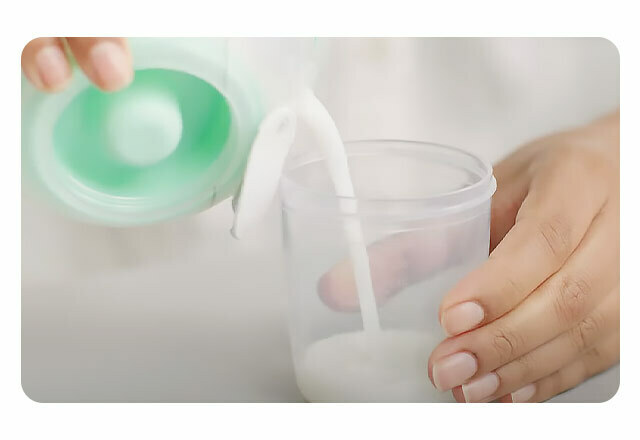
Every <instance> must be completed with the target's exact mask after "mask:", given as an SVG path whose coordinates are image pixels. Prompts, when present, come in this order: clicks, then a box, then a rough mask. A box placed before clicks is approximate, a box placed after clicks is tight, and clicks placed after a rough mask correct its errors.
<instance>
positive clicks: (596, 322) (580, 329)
mask: <svg viewBox="0 0 640 440" xmlns="http://www.w3.org/2000/svg"><path fill="white" fill-rule="evenodd" d="M601 329H602V324H601V322H600V318H599V317H598V316H596V315H590V316H587V317H586V318H584V319H583V320H582V321H580V322H579V323H578V325H577V326H575V327H574V328H573V330H572V340H573V341H574V343H575V346H576V348H577V349H578V351H579V352H583V351H585V350H587V349H588V348H589V347H591V345H593V343H594V342H595V341H596V340H597V337H598V335H599V333H600V330H601Z"/></svg>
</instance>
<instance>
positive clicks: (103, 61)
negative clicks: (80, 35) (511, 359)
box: [90, 41, 133, 90]
mask: <svg viewBox="0 0 640 440" xmlns="http://www.w3.org/2000/svg"><path fill="white" fill-rule="evenodd" d="M90 57H91V63H92V64H93V69H94V71H95V74H96V76H97V77H98V79H99V80H100V83H101V84H100V85H101V86H102V88H104V89H105V90H115V89H119V88H121V87H124V86H126V85H127V84H129V83H130V82H131V80H132V79H133V69H132V67H131V65H130V60H129V57H128V56H127V54H126V52H125V51H124V49H123V48H122V47H121V46H119V45H118V44H116V43H114V42H112V41H102V42H100V43H98V44H96V45H95V46H93V48H91V54H90Z"/></svg>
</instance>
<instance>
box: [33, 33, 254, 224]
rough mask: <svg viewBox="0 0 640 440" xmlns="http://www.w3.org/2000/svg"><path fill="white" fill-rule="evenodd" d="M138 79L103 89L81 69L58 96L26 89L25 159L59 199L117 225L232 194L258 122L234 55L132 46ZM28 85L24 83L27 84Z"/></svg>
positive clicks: (76, 211) (154, 44)
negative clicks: (115, 88) (108, 90)
mask: <svg viewBox="0 0 640 440" xmlns="http://www.w3.org/2000/svg"><path fill="white" fill-rule="evenodd" d="M132 51H133V55H134V62H135V65H134V68H135V78H134V80H133V82H132V83H131V85H130V86H129V87H127V88H126V89H124V90H122V91H118V92H115V93H106V92H102V91H100V90H98V89H97V88H96V87H94V86H93V85H91V84H90V83H89V81H88V80H87V78H86V77H85V76H84V75H83V74H82V73H81V72H80V71H79V70H76V71H75V72H74V79H73V81H72V83H71V84H70V86H69V87H68V88H67V89H66V90H65V91H64V92H62V93H58V94H45V93H40V92H37V91H35V89H33V88H32V87H31V86H30V85H28V84H25V85H23V87H25V88H26V89H27V90H23V98H24V99H23V162H26V164H27V169H28V171H29V172H30V174H32V175H33V176H34V177H35V178H36V179H37V180H38V181H39V183H40V184H41V187H42V188H44V189H45V190H46V193H47V194H48V195H49V196H50V198H52V199H53V200H54V201H55V202H56V204H57V205H59V206H61V207H63V208H64V209H65V210H66V211H67V212H68V213H71V214H72V215H74V216H76V217H80V218H82V219H85V220H88V221H92V222H96V223H101V224H108V225H114V226H126V225H137V224H145V223H150V222H157V221H161V220H165V219H169V218H173V217H176V216H179V215H183V214H186V213H190V212H196V211H199V210H202V209H204V208H206V207H208V206H210V205H212V204H214V203H217V202H218V201H221V200H223V199H226V198H228V197H230V196H232V195H234V194H235V193H236V192H237V190H238V188H239V187H240V185H241V182H242V177H243V173H244V168H245V165H246V160H247V156H248V153H249V150H250V147H251V143H252V141H253V139H254V137H255V135H256V131H257V127H258V123H259V122H260V120H261V119H262V110H261V108H262V105H261V104H260V92H259V91H258V90H256V86H255V83H254V82H253V81H252V80H251V78H250V77H249V76H248V75H246V73H245V72H241V71H239V70H238V68H237V63H235V64H234V70H233V72H231V71H230V70H229V61H228V54H227V53H225V52H224V51H220V53H215V51H214V53H211V51H209V52H207V53H206V54H205V53H203V52H202V51H196V50H189V49H187V48H185V47H184V45H180V44H172V43H171V42H168V41H166V40H163V41H161V42H160V41H157V40H155V39H149V40H143V41H139V42H135V43H133V44H132ZM23 84H24V83H23Z"/></svg>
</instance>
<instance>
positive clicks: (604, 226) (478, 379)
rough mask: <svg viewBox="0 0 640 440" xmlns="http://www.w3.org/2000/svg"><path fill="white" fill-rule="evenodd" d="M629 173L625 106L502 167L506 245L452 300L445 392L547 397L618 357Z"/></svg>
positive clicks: (445, 317) (441, 365)
mask: <svg viewBox="0 0 640 440" xmlns="http://www.w3.org/2000/svg"><path fill="white" fill-rule="evenodd" d="M619 170H620V159H619V113H616V114H614V115H612V116H609V117H607V118H604V119H602V120H600V121H596V122H595V123H593V124H591V125H590V126H587V127H584V128H582V129H579V130H575V131H571V132H567V133H562V134H559V135H555V136H551V137H547V138H544V139H541V140H538V141H536V142H533V143H531V144H529V145H527V146H525V147H524V148H522V149H520V150H518V151H516V152H515V153H514V154H513V155H512V156H510V157H508V158H507V159H506V160H504V161H503V162H501V163H500V164H498V165H497V166H496V168H495V176H496V179H497V181H498V191H497V192H496V194H495V196H494V199H493V207H492V225H491V242H492V243H491V246H492V248H493V247H495V249H494V250H493V252H492V253H491V255H490V257H489V259H488V260H487V261H486V263H485V264H483V265H482V266H481V267H480V268H478V269H477V270H475V271H474V272H472V273H471V274H469V275H468V276H467V277H466V278H464V279H463V280H462V281H461V282H460V283H458V284H457V285H456V286H455V287H454V288H453V289H452V290H451V291H450V292H449V293H448V294H447V295H446V297H445V298H444V300H443V301H442V303H441V307H440V322H441V325H442V327H443V328H444V330H445V332H447V334H449V335H451V337H450V338H448V339H446V340H445V341H443V342H442V343H441V344H440V345H439V346H438V347H436V349H435V350H434V351H433V352H432V354H431V357H430V359H429V366H428V369H429V377H430V378H431V381H432V382H433V383H434V385H435V386H436V387H437V388H438V389H440V390H450V389H453V394H454V396H455V398H456V400H458V401H463V402H464V401H467V402H479V401H492V400H496V399H499V400H500V401H503V402H525V401H526V402H534V401H543V400H546V399H548V398H550V397H552V396H554V395H555V394H558V393H560V392H562V391H565V390H567V389H569V388H571V387H574V386H575V385H578V384H579V383H581V382H582V381H584V380H585V379H587V378H588V377H590V376H592V375H594V374H596V373H598V372H600V371H602V370H604V369H606V368H608V367H610V366H611V365H613V364H615V363H616V362H618V360H619V356H620V354H619V351H620V349H619V346H620V328H619V321H620V317H619V313H620V311H619V307H620V291H619V283H620V186H619V182H620V171H619ZM461 385H462V386H461Z"/></svg>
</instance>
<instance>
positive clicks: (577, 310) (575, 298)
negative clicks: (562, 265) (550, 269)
mask: <svg viewBox="0 0 640 440" xmlns="http://www.w3.org/2000/svg"><path fill="white" fill-rule="evenodd" d="M590 291H591V286H590V284H589V282H588V281H587V280H586V279H584V278H573V277H564V278H562V281H561V282H560V286H559V289H558V294H557V296H556V301H555V309H556V313H557V315H558V317H559V318H560V319H561V320H564V321H565V322H576V321H578V320H579V319H580V318H582V317H583V316H584V315H585V311H586V308H587V305H588V298H589V294H590Z"/></svg>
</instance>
